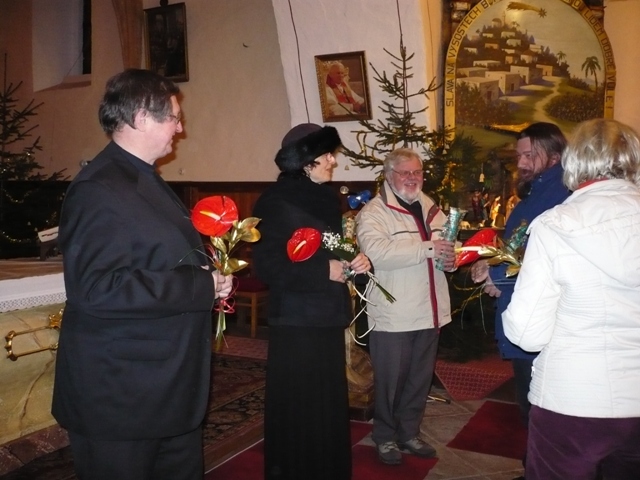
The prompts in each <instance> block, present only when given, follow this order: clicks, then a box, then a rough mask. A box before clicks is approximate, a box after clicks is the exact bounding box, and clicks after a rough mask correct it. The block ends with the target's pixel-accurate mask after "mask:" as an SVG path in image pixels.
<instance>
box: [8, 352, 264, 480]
mask: <svg viewBox="0 0 640 480" xmlns="http://www.w3.org/2000/svg"><path fill="white" fill-rule="evenodd" d="M231 344H232V345H235V346H234V349H233V350H232V351H233V352H234V353H235V354H238V355H239V354H240V353H242V352H245V354H246V353H247V352H248V350H242V349H241V347H242V344H243V342H234V341H233V340H232V341H231ZM264 353H266V350H264ZM212 379H213V387H212V390H211V403H210V405H209V411H208V413H207V416H206V420H205V426H204V455H205V467H206V468H207V469H210V468H213V467H214V466H215V465H217V464H219V463H220V462H222V461H224V460H225V459H226V458H228V456H229V455H230V454H233V453H235V452H238V451H241V450H243V449H245V448H246V447H247V446H249V445H252V444H253V443H255V442H256V441H257V440H259V439H261V438H262V434H263V416H264V409H263V405H264V384H265V361H264V360H261V359H250V358H240V357H239V356H226V355H220V354H216V355H214V356H213V358H212ZM0 460H1V458H0ZM76 478H77V477H76V476H75V474H74V472H73V458H72V456H71V449H70V447H68V446H65V447H64V448H61V449H59V450H56V451H54V452H51V453H48V454H46V455H43V456H40V457H38V458H35V459H33V460H32V461H30V462H28V463H26V464H25V465H23V466H22V467H19V468H16V469H15V470H12V471H10V472H9V473H7V474H6V475H0V480H76Z"/></svg>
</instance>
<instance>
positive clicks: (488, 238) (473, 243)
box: [456, 228, 497, 267]
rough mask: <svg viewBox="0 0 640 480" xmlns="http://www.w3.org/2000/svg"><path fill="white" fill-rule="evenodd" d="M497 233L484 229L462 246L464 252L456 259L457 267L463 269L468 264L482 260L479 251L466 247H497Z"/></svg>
mask: <svg viewBox="0 0 640 480" xmlns="http://www.w3.org/2000/svg"><path fill="white" fill-rule="evenodd" d="M496 235H497V234H496V232H495V230H493V229H491V228H483V229H482V230H480V231H478V232H476V233H475V234H473V235H472V236H471V237H470V238H469V239H468V240H467V241H466V242H464V243H463V244H462V251H461V252H460V253H459V254H458V256H457V257H456V267H461V266H462V265H466V264H467V263H472V262H475V261H476V260H478V259H479V258H480V255H479V254H478V249H477V248H476V249H473V248H470V249H467V250H465V248H466V247H482V246H484V245H495V242H496Z"/></svg>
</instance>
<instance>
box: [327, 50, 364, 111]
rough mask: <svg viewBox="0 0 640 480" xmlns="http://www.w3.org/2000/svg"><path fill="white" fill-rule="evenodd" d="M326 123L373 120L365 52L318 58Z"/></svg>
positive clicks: (335, 54) (336, 54)
mask: <svg viewBox="0 0 640 480" xmlns="http://www.w3.org/2000/svg"><path fill="white" fill-rule="evenodd" d="M315 62H316V74H317V77H318V92H319V93H320V104H321V106H322V120H323V121H324V122H346V121H354V120H370V119H371V100H370V97H369V85H368V83H367V62H366V61H365V57H364V52H363V51H361V52H348V53H334V54H330V55H317V56H316V57H315Z"/></svg>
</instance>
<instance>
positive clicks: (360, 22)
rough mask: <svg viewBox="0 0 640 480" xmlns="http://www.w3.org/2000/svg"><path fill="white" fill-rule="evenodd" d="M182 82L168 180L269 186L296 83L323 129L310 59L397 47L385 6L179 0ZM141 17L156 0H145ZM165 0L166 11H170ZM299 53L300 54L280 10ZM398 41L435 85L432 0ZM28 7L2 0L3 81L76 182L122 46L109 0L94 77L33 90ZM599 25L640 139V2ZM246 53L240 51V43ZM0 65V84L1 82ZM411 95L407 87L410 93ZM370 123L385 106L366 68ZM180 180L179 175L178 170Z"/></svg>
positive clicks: (624, 116) (297, 106)
mask: <svg viewBox="0 0 640 480" xmlns="http://www.w3.org/2000/svg"><path fill="white" fill-rule="evenodd" d="M184 1H185V3H186V7H187V34H188V49H189V71H190V80H189V81H188V82H185V83H180V84H179V85H180V88H181V90H182V92H183V98H182V107H183V109H184V113H185V123H184V127H185V135H184V138H181V139H179V141H178V143H177V145H176V151H175V153H174V155H173V156H172V157H170V159H169V160H170V161H169V163H166V164H164V165H163V166H162V174H163V176H164V177H165V178H166V179H167V180H174V181H178V180H184V181H230V182H235V181H237V182H242V181H270V180H273V179H275V177H276V175H277V168H276V167H275V165H274V164H273V157H274V156H275V153H276V151H277V150H278V147H279V144H280V140H281V138H282V136H283V135H284V133H286V131H287V130H288V129H289V128H290V127H291V126H292V125H294V124H297V123H299V122H306V121H307V117H306V110H305V108H304V99H303V95H302V85H303V84H304V88H305V90H306V97H307V105H308V107H309V120H310V121H312V122H315V123H322V115H321V112H320V98H319V95H318V87H317V80H316V73H315V64H314V56H315V55H322V54H330V53H337V52H349V51H356V50H364V51H365V52H366V58H367V60H368V61H369V62H371V63H373V64H374V65H375V66H376V68H378V69H379V70H380V71H382V70H386V71H387V73H392V72H394V71H395V68H394V67H392V65H391V58H390V57H389V56H388V55H387V54H386V53H385V52H384V50H383V49H384V48H386V49H388V50H389V51H391V52H392V53H397V52H398V49H399V38H400V37H399V28H398V15H397V12H396V2H395V1H394V0H290V2H289V0H271V1H269V0H184ZM144 2H145V3H144V5H145V7H146V8H151V7H156V6H158V1H157V0H144ZM177 2H178V0H172V1H171V2H170V3H177ZM289 3H290V4H291V8H292V10H293V15H294V22H295V25H296V30H297V32H298V41H299V44H300V61H301V64H302V82H303V83H302V82H301V81H300V73H299V71H298V51H297V48H296V41H295V37H294V34H293V25H292V20H291V15H290V12H289ZM399 3H400V18H401V22H402V28H403V33H404V43H405V45H406V47H407V50H408V51H409V52H412V53H415V57H414V60H413V62H412V63H411V65H412V66H413V74H414V79H413V80H412V81H411V84H410V87H411V88H410V89H411V90H412V91H413V90H417V89H418V88H419V87H421V86H426V85H427V84H428V83H429V81H430V80H431V78H433V77H434V76H438V77H440V76H441V70H442V58H441V45H440V41H441V40H440V27H441V24H442V21H443V20H442V1H441V0H399ZM31 5H32V0H20V1H19V2H17V1H15V0H0V55H2V54H4V53H5V52H7V53H8V54H9V55H8V63H9V68H8V72H7V77H8V78H7V79H8V81H9V82H13V83H14V84H15V83H17V82H18V81H21V80H22V81H24V84H23V87H22V88H21V90H20V91H19V92H18V93H17V96H18V98H19V99H20V100H21V101H24V102H25V104H26V102H28V101H29V100H30V99H31V98H34V99H35V100H36V102H44V105H43V106H42V107H41V108H40V110H39V114H38V116H37V117H35V118H34V121H33V122H32V123H33V124H38V125H39V127H38V128H37V129H36V131H35V132H34V133H35V135H40V136H41V137H42V140H41V143H42V145H43V147H44V148H43V151H42V152H39V153H38V154H37V160H38V162H39V163H40V164H42V165H43V166H44V167H45V168H46V171H47V172H52V171H54V170H60V169H62V168H67V173H68V174H69V175H70V176H71V177H73V176H75V175H76V173H77V172H78V171H79V170H80V166H79V164H80V161H82V160H87V159H90V158H92V157H93V156H94V155H95V154H96V153H97V152H98V151H99V150H100V149H101V148H103V146H104V145H105V143H106V141H107V139H106V137H105V135H104V134H103V133H102V131H101V129H100V126H99V124H98V120H97V109H98V104H99V101H100V97H101V95H102V92H103V89H104V85H105V82H106V80H107V79H108V78H109V77H110V76H111V75H113V74H115V73H117V72H118V71H120V70H121V69H122V59H121V53H120V41H119V38H118V33H117V32H118V29H117V25H116V20H115V15H114V13H113V7H112V2H111V0H93V12H92V15H93V22H92V23H93V32H94V35H93V72H92V75H91V84H90V85H89V86H83V87H77V86H76V87H73V88H56V89H50V90H47V91H42V92H37V93H35V94H34V93H33V82H32V80H31V78H32V73H33V68H32V63H33V62H32V36H31V22H32V8H31ZM605 5H606V10H605V28H606V30H607V33H608V35H609V38H610V40H611V44H612V46H613V50H614V55H615V61H616V66H617V87H616V93H615V95H616V99H615V111H614V117H615V118H616V119H618V120H620V121H622V122H625V123H628V124H629V125H631V126H633V127H634V128H635V129H636V130H638V131H640V95H638V92H637V78H638V77H640V49H638V47H637V46H638V45H640V29H638V28H637V20H638V19H639V18H640V0H607V2H606V4H605ZM243 44H244V45H246V47H245V46H244V45H243ZM2 70H3V68H2V63H0V78H2V75H3V74H4V71H2ZM414 87H415V88H414ZM369 88H370V93H371V97H372V103H373V105H372V106H373V114H374V119H377V118H380V115H381V114H380V111H379V109H378V108H377V107H378V105H380V102H381V101H382V100H383V99H384V98H385V97H384V94H383V93H382V92H381V91H380V90H379V87H378V84H377V83H376V82H374V81H373V76H372V71H371V70H369ZM435 97H437V96H434V98H432V99H431V103H430V108H429V109H428V110H427V114H426V115H424V117H423V118H421V119H419V120H420V121H424V124H426V125H428V126H429V128H435V126H436V125H437V121H436V120H435V119H434V117H435V116H436V114H438V115H439V113H440V112H439V109H440V106H438V105H436V104H435V101H436V98H435ZM331 125H334V126H336V127H337V128H338V130H339V131H340V134H341V136H342V138H343V140H344V142H345V143H346V144H347V145H348V146H350V147H352V148H354V147H355V135H354V134H353V130H358V129H359V128H360V125H359V124H358V123H357V122H337V123H332V124H331ZM339 163H340V166H339V168H338V169H337V171H336V174H335V177H334V178H335V179H336V180H337V181H346V180H370V179H373V176H374V173H373V172H371V171H370V170H362V169H358V168H354V167H351V168H350V169H349V170H345V165H347V164H348V163H349V162H348V159H346V158H344V157H342V158H340V159H339ZM180 172H182V174H181V173H180Z"/></svg>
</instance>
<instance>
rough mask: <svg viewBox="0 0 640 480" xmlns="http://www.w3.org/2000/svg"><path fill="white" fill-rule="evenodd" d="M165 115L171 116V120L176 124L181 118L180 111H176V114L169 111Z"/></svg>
mask: <svg viewBox="0 0 640 480" xmlns="http://www.w3.org/2000/svg"><path fill="white" fill-rule="evenodd" d="M167 117H169V118H172V119H173V121H174V122H176V125H177V124H178V123H180V121H181V120H182V112H178V114H177V115H174V114H173V113H170V114H169V115H167Z"/></svg>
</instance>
